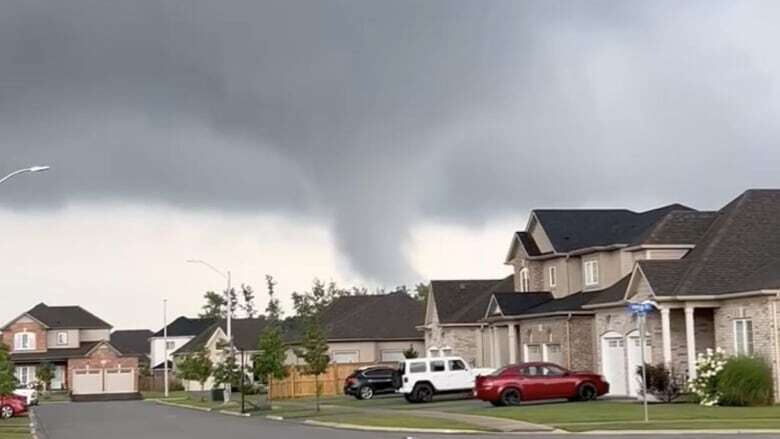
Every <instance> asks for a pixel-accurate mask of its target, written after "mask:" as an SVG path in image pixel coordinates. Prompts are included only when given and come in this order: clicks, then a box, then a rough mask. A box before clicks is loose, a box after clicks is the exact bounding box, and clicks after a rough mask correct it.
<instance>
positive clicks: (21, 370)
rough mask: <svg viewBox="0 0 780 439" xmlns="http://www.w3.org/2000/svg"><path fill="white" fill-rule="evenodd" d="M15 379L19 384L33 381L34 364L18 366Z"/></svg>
mask: <svg viewBox="0 0 780 439" xmlns="http://www.w3.org/2000/svg"><path fill="white" fill-rule="evenodd" d="M16 379H17V380H18V381H19V384H22V385H25V386H26V385H27V384H30V383H31V382H33V381H35V366H18V367H17V368H16Z"/></svg>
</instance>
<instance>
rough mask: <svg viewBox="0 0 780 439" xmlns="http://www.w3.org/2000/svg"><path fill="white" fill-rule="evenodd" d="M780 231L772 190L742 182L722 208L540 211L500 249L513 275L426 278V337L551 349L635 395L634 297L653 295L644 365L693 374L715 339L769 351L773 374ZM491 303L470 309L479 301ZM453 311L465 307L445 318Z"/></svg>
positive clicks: (501, 348) (483, 347)
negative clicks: (484, 279) (477, 282)
mask: <svg viewBox="0 0 780 439" xmlns="http://www.w3.org/2000/svg"><path fill="white" fill-rule="evenodd" d="M778 232H780V191H778V190H750V191H747V192H745V193H743V194H742V195H740V196H739V197H737V198H736V199H735V200H733V201H732V202H730V203H729V204H727V205H726V206H725V207H723V208H722V209H720V210H718V211H714V212H700V211H696V210H693V209H690V208H687V207H685V206H681V205H671V206H666V207H662V208H659V209H655V210H651V211H647V212H632V211H628V210H535V211H533V212H532V213H531V215H530V218H529V221H528V224H527V225H526V228H525V230H523V231H519V232H516V233H515V234H514V235H513V238H512V242H511V245H510V249H509V252H508V254H507V257H506V258H505V263H506V264H507V265H510V266H511V267H512V268H513V271H514V274H513V275H512V276H511V277H510V278H511V279H512V282H511V285H508V284H510V282H509V281H508V279H509V278H508V279H505V280H504V281H502V282H493V283H490V282H488V283H487V285H488V286H487V287H482V286H480V287H478V288H477V289H476V290H473V291H470V290H469V289H468V285H470V284H469V282H471V281H463V284H464V285H465V286H466V288H464V289H463V290H462V291H461V292H460V293H455V294H454V295H455V297H456V299H454V300H453V299H451V298H449V296H452V295H453V293H452V292H446V291H444V294H442V292H443V289H442V285H447V284H450V285H452V284H457V282H458V281H449V282H441V281H434V282H432V285H431V286H432V288H431V294H430V299H429V301H428V308H427V313H426V324H425V326H424V329H425V332H426V345H427V346H428V347H429V348H430V347H436V348H438V347H440V346H441V344H442V343H448V344H449V346H451V347H457V346H460V349H463V351H464V352H466V353H467V354H468V355H469V356H470V357H473V358H474V360H475V361H474V362H475V363H477V364H478V365H480V366H495V367H498V366H501V365H504V364H507V363H514V362H519V361H537V360H546V361H552V362H556V363H559V364H561V365H563V366H565V367H569V368H573V369H593V370H597V371H599V372H600V373H602V374H603V375H605V376H606V377H607V379H608V380H609V381H610V383H611V385H612V386H611V393H613V394H618V395H635V394H636V393H637V391H638V380H637V377H636V374H635V372H634V371H635V370H636V366H638V365H639V362H640V360H639V359H640V357H641V353H642V352H641V349H643V347H642V346H640V342H639V340H640V337H639V333H638V331H637V322H636V319H635V318H634V317H632V316H631V315H630V314H629V313H628V312H627V309H626V303H627V302H629V301H639V300H645V299H651V300H653V301H655V302H656V303H657V304H658V309H657V311H656V312H654V313H652V314H651V315H650V316H649V317H648V322H647V323H648V324H647V329H646V336H647V342H646V346H645V347H644V350H645V355H646V359H647V361H648V362H651V363H664V364H666V365H668V366H669V367H670V368H673V369H674V370H675V371H676V372H677V373H680V374H686V375H688V376H692V375H694V374H695V358H696V355H697V354H698V353H701V352H703V351H705V350H706V349H707V348H716V347H719V348H723V349H725V350H726V351H727V352H728V353H729V354H732V355H741V354H750V355H760V356H762V357H764V358H765V359H766V360H767V361H769V362H771V363H772V364H773V368H774V370H775V377H777V370H778V366H779V365H780V335H779V334H778V331H777V309H776V308H777V304H776V299H777V297H780V264H779V263H778V262H777V261H780V233H778ZM501 284H503V285H501ZM461 296H470V297H471V298H472V299H471V300H468V299H466V298H465V297H461ZM486 297H487V298H486ZM485 303H487V306H486V307H485V309H484V312H483V314H482V315H481V316H479V317H476V312H473V307H474V306H475V304H478V305H477V306H479V305H482V304H485ZM469 309H471V310H472V311H469ZM442 316H444V318H443V317H442ZM452 316H466V317H465V319H460V320H458V318H456V319H455V320H457V321H455V322H454V323H455V324H456V326H455V327H452V328H451V327H449V326H448V325H450V324H451V323H450V322H449V321H448V320H447V319H452V318H453V317H452ZM466 325H469V326H466ZM465 328H470V332H469V333H470V334H472V336H471V337H468V338H467V337H460V339H459V340H458V341H457V343H456V342H453V336H451V337H449V339H448V338H447V337H441V336H440V335H439V334H440V333H442V332H443V333H445V334H447V333H450V334H453V333H454V331H459V333H460V334H461V336H462V335H463V334H466V332H464V329H465ZM472 352H474V353H473V354H471V353H472ZM453 353H456V354H462V355H463V352H461V351H459V349H453Z"/></svg>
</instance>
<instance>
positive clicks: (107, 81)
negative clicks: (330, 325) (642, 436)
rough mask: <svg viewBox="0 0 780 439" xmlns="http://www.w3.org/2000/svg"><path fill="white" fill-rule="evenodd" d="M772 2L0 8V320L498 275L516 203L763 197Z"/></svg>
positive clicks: (175, 310)
mask: <svg viewBox="0 0 780 439" xmlns="http://www.w3.org/2000/svg"><path fill="white" fill-rule="evenodd" d="M778 21H780V5H779V4H777V3H776V2H755V1H743V2H721V1H706V2H705V1H701V2H698V1H685V2H679V1H669V2H667V1H655V2H644V1H609V2H607V1H595V0H593V1H587V2H557V1H552V0H544V1H524V2H518V1H513V0H509V1H502V0H491V1H489V2H483V1H461V0H428V1H425V2H420V1H416V0H408V1H407V0H395V1H381V2H380V1H372V0H354V1H341V0H322V1H317V2H311V1H304V0H300V1H299V0H281V1H257V0H252V1H249V0H224V1H220V2H213V1H207V0H188V1H184V0H178V1H160V0H157V1H155V0H150V1H145V2H120V1H114V0H71V1H68V2H56V1H51V0H47V1H42V0H27V1H24V2H2V3H0V60H2V62H0V133H2V136H0V174H5V173H6V172H11V171H13V170H15V169H18V168H22V167H27V166H30V165H33V164H46V165H51V166H52V169H51V170H50V171H48V172H45V173H40V174H27V175H21V176H18V177H15V178H14V179H11V180H9V181H7V182H6V183H3V184H2V185H0V236H2V243H3V246H2V249H3V250H4V251H2V252H0V273H2V274H0V291H2V301H0V320H2V321H4V322H5V321H7V320H9V319H11V318H13V317H14V316H16V315H18V314H20V313H21V312H23V311H24V310H26V309H28V308H30V307H32V306H33V305H35V304H36V303H38V302H41V301H43V302H46V303H48V304H51V305H67V304H79V305H82V306H83V307H85V308H87V309H89V310H91V311H93V312H95V313H96V314H97V315H99V316H101V317H102V318H104V319H105V320H107V321H109V322H110V323H112V324H113V325H114V326H115V327H117V328H151V329H159V327H160V326H161V324H162V305H161V304H162V300H163V299H167V300H168V301H169V315H171V316H172V317H173V316H176V315H182V314H185V315H194V314H196V313H197V311H198V309H199V308H200V306H201V304H202V303H201V302H202V301H201V296H202V294H203V293H204V292H205V291H206V290H218V289H220V288H221V287H222V285H223V283H224V282H223V280H222V279H221V278H220V277H219V276H218V275H217V274H215V273H213V272H211V271H209V270H208V269H207V268H206V267H203V266H197V265H193V264H187V263H186V262H185V261H186V260H187V259H203V260H206V261H208V262H210V263H211V264H213V265H215V266H218V267H220V268H221V269H222V270H231V272H232V274H233V278H234V280H235V283H237V284H240V283H247V284H250V285H252V286H253V287H254V288H255V290H256V291H258V301H259V302H260V303H259V305H260V307H261V308H262V307H264V305H265V300H266V299H267V297H266V296H265V295H264V294H262V292H263V291H264V285H263V284H264V277H265V275H266V274H271V275H273V276H275V277H276V278H277V281H278V286H277V289H278V291H279V294H280V296H282V299H283V303H284V304H285V306H286V307H287V309H288V312H289V309H290V308H289V305H290V301H289V296H290V294H291V293H292V292H293V291H303V290H305V289H306V288H308V287H309V285H311V282H312V280H313V279H314V278H320V279H323V280H333V281H336V282H338V283H339V284H341V285H345V286H351V285H364V286H367V287H369V288H377V287H384V288H393V287H395V286H397V285H400V284H407V285H412V284H414V283H416V282H427V281H428V280H430V279H431V278H494V277H500V276H503V275H506V274H507V273H508V272H509V268H508V267H506V266H504V265H503V258H504V255H505V253H506V251H507V249H508V246H509V242H510V239H511V237H512V233H513V232H514V231H515V230H519V229H522V228H523V227H524V226H525V222H526V219H527V217H528V213H529V211H530V210H531V209H533V208H542V207H544V208H552V207H560V208H578V207H591V208H606V207H609V208H614V207H625V208H630V209H635V210H643V209H650V208H653V207H657V206H660V205H663V204H668V203H672V202H680V203H684V204H687V205H689V206H692V207H695V208H700V209H716V208H719V207H720V206H722V205H723V204H725V203H726V202H727V201H729V200H730V199H732V198H733V197H735V196H736V195H738V194H739V193H740V192H742V191H743V190H745V189H747V188H754V187H780V182H778V173H777V169H778V164H779V163H780V147H778V146H777V143H778V134H780V132H779V131H780V125H778V123H777V120H780V100H778V94H779V93H780V75H778V71H779V70H780V52H778V51H777V50H776V47H775V46H776V41H778V40H780V28H778V27H777V26H776V23H777V22H778Z"/></svg>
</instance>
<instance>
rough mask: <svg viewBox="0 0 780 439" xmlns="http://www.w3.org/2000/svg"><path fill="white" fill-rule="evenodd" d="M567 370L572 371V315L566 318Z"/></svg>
mask: <svg viewBox="0 0 780 439" xmlns="http://www.w3.org/2000/svg"><path fill="white" fill-rule="evenodd" d="M567 271H568V270H567ZM566 368H567V369H569V370H571V313H569V315H568V316H567V317H566Z"/></svg>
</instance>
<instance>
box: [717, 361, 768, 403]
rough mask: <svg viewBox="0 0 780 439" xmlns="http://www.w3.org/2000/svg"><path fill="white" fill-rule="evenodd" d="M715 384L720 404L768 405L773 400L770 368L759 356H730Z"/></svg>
mask: <svg viewBox="0 0 780 439" xmlns="http://www.w3.org/2000/svg"><path fill="white" fill-rule="evenodd" d="M717 386H718V393H720V404H721V405H734V406H751V405H770V404H772V402H773V401H774V397H773V395H774V389H773V383H772V369H771V368H770V367H769V365H768V364H767V363H766V362H765V361H764V360H762V359H760V358H754V357H734V358H730V359H729V360H728V361H727V362H726V365H725V367H724V368H723V372H722V373H721V374H720V376H719V377H718V383H717Z"/></svg>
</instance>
